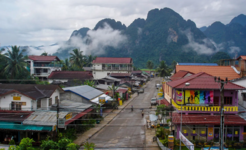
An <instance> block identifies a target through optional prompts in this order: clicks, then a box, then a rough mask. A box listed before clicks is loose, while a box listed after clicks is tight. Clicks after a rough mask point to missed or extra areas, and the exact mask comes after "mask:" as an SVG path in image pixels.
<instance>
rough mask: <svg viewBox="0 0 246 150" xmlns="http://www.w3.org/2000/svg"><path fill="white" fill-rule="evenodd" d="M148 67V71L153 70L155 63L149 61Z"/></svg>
mask: <svg viewBox="0 0 246 150" xmlns="http://www.w3.org/2000/svg"><path fill="white" fill-rule="evenodd" d="M146 67H147V68H148V69H153V67H154V63H153V62H152V61H151V60H148V61H147V64H146Z"/></svg>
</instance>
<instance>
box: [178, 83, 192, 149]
mask: <svg viewBox="0 0 246 150" xmlns="http://www.w3.org/2000/svg"><path fill="white" fill-rule="evenodd" d="M189 85H190V83H188V82H186V83H185V85H184V87H186V86H189ZM184 87H183V88H182V96H183V92H184ZM183 97H184V96H183ZM183 101H185V97H184V99H183ZM183 101H181V122H180V133H182V110H183ZM180 133H179V134H180ZM179 137H181V136H179ZM179 150H181V139H179Z"/></svg>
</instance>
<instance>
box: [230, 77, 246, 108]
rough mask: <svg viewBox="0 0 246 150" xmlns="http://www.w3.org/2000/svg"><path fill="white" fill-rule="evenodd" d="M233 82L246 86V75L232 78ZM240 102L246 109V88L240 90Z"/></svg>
mask: <svg viewBox="0 0 246 150" xmlns="http://www.w3.org/2000/svg"><path fill="white" fill-rule="evenodd" d="M231 82H233V83H234V84H237V85H240V86H243V87H245V88H246V78H245V77H243V78H239V79H235V80H232V81H231ZM238 103H239V104H240V105H242V106H243V107H244V108H245V110H246V90H239V91H238Z"/></svg>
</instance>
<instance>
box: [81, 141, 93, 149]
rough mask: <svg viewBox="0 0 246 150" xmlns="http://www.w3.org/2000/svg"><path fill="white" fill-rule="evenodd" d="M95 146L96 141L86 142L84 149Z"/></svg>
mask: <svg viewBox="0 0 246 150" xmlns="http://www.w3.org/2000/svg"><path fill="white" fill-rule="evenodd" d="M94 148H95V144H94V143H89V142H86V143H85V144H84V150H94Z"/></svg>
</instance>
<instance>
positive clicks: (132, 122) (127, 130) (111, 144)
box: [89, 79, 158, 150]
mask: <svg viewBox="0 0 246 150" xmlns="http://www.w3.org/2000/svg"><path fill="white" fill-rule="evenodd" d="M156 80H158V79H152V81H149V83H148V84H147V86H146V88H145V90H144V93H141V94H139V96H137V97H136V98H135V99H134V100H132V101H131V102H130V103H129V104H128V106H126V108H125V109H123V110H122V111H121V112H120V113H119V114H118V115H117V116H116V117H115V118H114V120H112V122H111V123H110V124H108V125H107V126H106V127H105V128H103V129H102V130H101V131H100V132H99V133H97V134H96V135H94V136H93V137H92V138H91V139H90V140H89V142H93V143H95V145H96V149H97V150H99V149H114V150H117V149H118V150H123V149H127V150H142V149H145V130H146V128H145V126H144V125H145V122H146V120H145V119H144V118H142V115H141V111H142V110H141V109H142V108H144V112H145V115H147V114H149V113H150V111H151V110H150V109H149V108H150V99H151V98H152V97H154V96H155V95H156V92H157V91H156V89H155V82H156ZM131 105H133V107H134V111H133V112H132V111H131ZM152 113H153V112H152Z"/></svg>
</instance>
